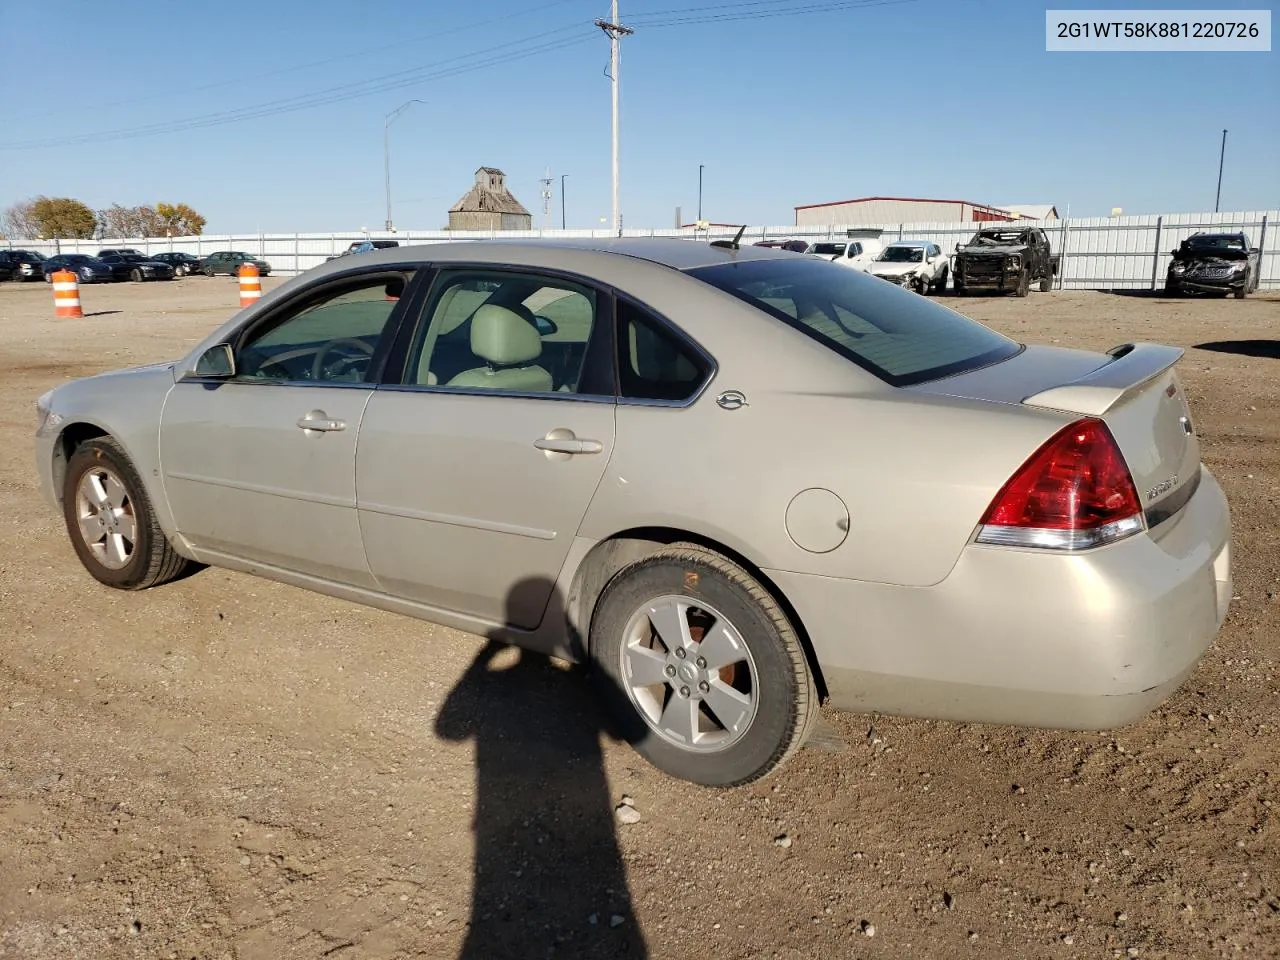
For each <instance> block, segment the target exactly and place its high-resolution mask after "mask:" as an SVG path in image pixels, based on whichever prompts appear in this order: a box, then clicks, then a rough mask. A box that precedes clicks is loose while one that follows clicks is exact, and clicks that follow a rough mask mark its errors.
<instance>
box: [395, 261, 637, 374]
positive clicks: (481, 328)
mask: <svg viewBox="0 0 1280 960" xmlns="http://www.w3.org/2000/svg"><path fill="white" fill-rule="evenodd" d="M598 301H599V298H598V295H597V293H596V291H595V290H593V289H591V288H589V287H586V286H582V285H580V284H576V283H573V282H572V281H569V280H561V279H559V278H553V277H542V276H537V275H534V274H529V273H516V272H510V273H508V272H500V271H478V270H457V271H447V272H444V273H442V274H441V275H440V277H439V279H438V280H437V281H436V285H435V290H434V292H433V293H432V296H431V299H430V301H429V303H428V305H427V309H426V313H425V319H424V322H423V324H422V327H421V330H420V331H419V334H418V336H417V339H416V342H415V345H414V348H413V350H412V351H411V353H410V359H409V366H408V372H407V374H406V376H405V382H407V383H413V384H418V385H420V386H438V387H457V388H460V389H466V390H494V391H501V392H504V393H521V394H528V393H535V394H536V393H594V392H600V385H599V384H596V383H587V382H585V381H586V379H589V378H585V377H584V375H583V374H584V369H585V368H586V360H587V348H588V346H589V344H590V342H591V335H592V332H593V330H594V329H595V326H596V324H595V320H596V316H597V314H598V312H599V305H598ZM608 392H609V393H612V390H609V391H608Z"/></svg>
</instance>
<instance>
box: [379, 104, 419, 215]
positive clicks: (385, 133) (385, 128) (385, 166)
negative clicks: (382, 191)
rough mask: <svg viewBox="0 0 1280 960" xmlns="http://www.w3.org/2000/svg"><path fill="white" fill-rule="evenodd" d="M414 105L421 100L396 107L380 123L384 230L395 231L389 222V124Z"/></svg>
mask: <svg viewBox="0 0 1280 960" xmlns="http://www.w3.org/2000/svg"><path fill="white" fill-rule="evenodd" d="M415 103H422V101H421V100H406V101H405V102H404V103H402V104H400V106H398V107H396V108H395V109H394V110H392V111H391V112H390V113H388V114H387V115H386V117H385V118H384V119H383V121H382V170H383V175H384V176H385V177H386V183H387V223H386V228H387V230H389V231H393V230H395V226H394V225H393V224H392V221H391V124H392V123H394V122H395V119H396V117H398V116H400V114H402V113H404V112H405V111H406V110H408V109H409V108H410V107H411V106H413V105H414V104H415Z"/></svg>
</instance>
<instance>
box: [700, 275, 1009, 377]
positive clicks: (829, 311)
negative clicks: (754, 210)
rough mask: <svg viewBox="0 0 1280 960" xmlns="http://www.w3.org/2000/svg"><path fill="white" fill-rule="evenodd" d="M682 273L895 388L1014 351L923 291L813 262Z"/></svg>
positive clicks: (1006, 341)
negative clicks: (762, 312)
mask: <svg viewBox="0 0 1280 960" xmlns="http://www.w3.org/2000/svg"><path fill="white" fill-rule="evenodd" d="M689 274H690V275H691V276H694V277H697V278H698V279H700V280H703V281H705V282H707V283H709V284H711V285H712V286H715V287H719V288H720V289H721V290H724V291H726V292H728V293H731V294H733V295H734V296H736V297H739V298H740V299H742V300H745V301H746V302H747V303H750V304H752V305H754V306H757V307H759V308H760V309H761V310H764V311H765V312H766V313H768V314H770V315H771V316H773V317H776V318H777V319H779V320H781V321H783V322H784V323H786V324H788V325H789V326H792V327H795V328H796V329H797V330H800V331H801V332H802V333H805V334H807V335H809V336H811V337H813V338H814V339H815V340H817V341H818V342H820V343H823V344H825V345H827V346H828V347H830V348H831V349H833V350H835V351H836V352H837V353H839V354H841V355H842V356H844V357H847V358H848V359H850V360H852V361H853V362H854V363H856V364H858V365H859V366H861V367H863V368H865V369H867V370H869V371H871V372H872V373H874V374H875V375H876V376H878V377H880V378H881V379H882V380H885V381H887V382H888V383H891V384H894V385H895V386H906V385H908V384H912V383H920V382H922V381H925V380H932V379H935V378H937V377H942V376H947V375H949V374H953V373H959V372H961V371H964V370H971V369H973V368H975V367H979V366H983V365H985V364H988V363H994V362H995V361H997V360H1003V359H1005V358H1006V357H1011V356H1013V355H1014V354H1015V353H1017V352H1018V351H1019V350H1020V349H1021V348H1020V347H1019V345H1018V344H1017V343H1016V342H1015V341H1013V340H1010V339H1008V338H1007V337H1004V336H1001V335H1000V334H998V333H996V332H995V331H994V330H991V329H989V328H988V327H985V326H983V325H982V324H980V323H977V322H975V321H973V320H969V319H968V318H966V317H962V316H960V315H959V314H958V313H955V312H954V311H952V310H949V309H947V308H946V307H944V306H942V305H941V304H938V303H935V302H934V301H932V300H929V299H928V298H926V297H921V296H919V295H918V294H915V293H912V292H909V291H906V290H903V289H901V288H900V287H898V286H896V285H894V284H889V283H885V282H883V281H881V280H877V279H875V278H874V277H870V276H866V275H865V274H862V273H859V272H857V271H854V270H845V269H843V268H839V267H837V266H836V265H834V264H830V263H823V262H822V261H820V260H808V259H805V260H799V261H793V260H789V259H788V260H754V261H752V260H748V261H744V262H741V263H727V264H720V265H717V266H714V267H699V268H697V269H695V270H690V271H689Z"/></svg>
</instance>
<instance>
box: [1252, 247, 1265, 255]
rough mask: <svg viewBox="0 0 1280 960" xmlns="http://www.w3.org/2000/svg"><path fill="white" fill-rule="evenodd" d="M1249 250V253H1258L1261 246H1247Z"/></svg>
mask: <svg viewBox="0 0 1280 960" xmlns="http://www.w3.org/2000/svg"><path fill="white" fill-rule="evenodd" d="M1249 252H1250V253H1259V254H1260V253H1262V248H1261V247H1250V248H1249Z"/></svg>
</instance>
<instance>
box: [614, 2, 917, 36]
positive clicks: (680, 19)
mask: <svg viewBox="0 0 1280 960" xmlns="http://www.w3.org/2000/svg"><path fill="white" fill-rule="evenodd" d="M916 2H918V0H828V2H825V3H824V2H819V3H804V4H799V5H793V6H785V7H776V6H773V7H767V8H765V9H762V10H745V11H742V12H740V13H733V12H725V13H712V12H710V11H713V10H717V9H723V6H739V5H737V4H730V5H723V6H720V7H703V8H695V9H690V10H680V11H666V12H667V13H676V14H679V15H678V16H669V17H659V16H658V15H657V14H640V15H637V16H636V17H635V22H636V23H637V24H639V25H640V26H643V27H645V28H646V29H652V28H657V27H674V26H691V25H694V24H700V23H729V22H732V21H742V20H765V19H770V18H774V17H800V16H809V15H812V14H815V13H839V12H841V11H845V10H861V9H864V8H866V7H892V6H899V5H901V4H906V3H916ZM757 5H758V4H757V3H749V4H741V6H757ZM697 9H703V10H707V11H708V12H707V13H705V14H697ZM649 17H653V18H654V19H648V18H649Z"/></svg>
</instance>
